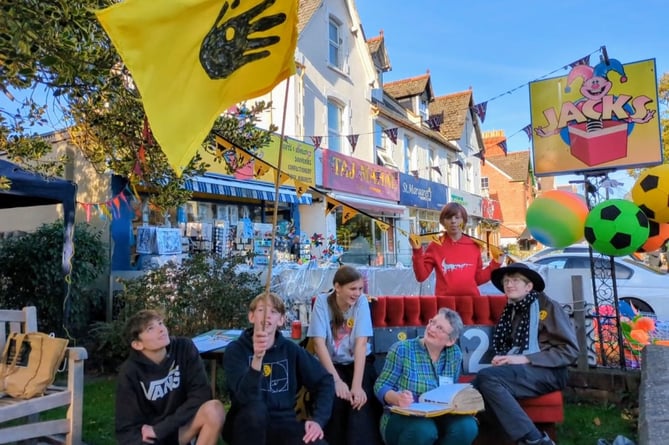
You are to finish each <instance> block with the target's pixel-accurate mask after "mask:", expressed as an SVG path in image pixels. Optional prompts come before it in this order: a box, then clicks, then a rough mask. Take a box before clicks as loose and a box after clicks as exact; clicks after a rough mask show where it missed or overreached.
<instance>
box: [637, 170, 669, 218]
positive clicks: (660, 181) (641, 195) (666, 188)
mask: <svg viewBox="0 0 669 445" xmlns="http://www.w3.org/2000/svg"><path fill="white" fill-rule="evenodd" d="M632 201H634V203H635V204H636V205H638V206H639V208H640V209H641V210H643V212H644V213H645V214H646V216H647V217H648V219H652V220H653V221H656V222H659V223H669V164H662V165H657V166H655V167H651V168H647V169H645V170H644V171H642V172H641V174H640V175H639V177H638V178H637V180H636V181H635V182H634V185H633V186H632Z"/></svg>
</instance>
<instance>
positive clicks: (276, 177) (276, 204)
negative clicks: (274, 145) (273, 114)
mask: <svg viewBox="0 0 669 445" xmlns="http://www.w3.org/2000/svg"><path fill="white" fill-rule="evenodd" d="M289 85H290V77H287V78H286V93H285V95H284V98H283V114H282V117H281V136H280V138H279V159H278V160H277V166H276V174H275V175H274V211H273V212H272V238H271V241H270V247H269V261H268V266H267V279H266V283H265V311H264V312H263V319H262V327H263V330H264V329H265V322H266V321H267V306H268V303H269V291H270V285H271V283H272V265H273V264H274V246H275V244H276V243H275V239H276V227H277V224H278V221H277V219H278V218H279V185H280V184H281V160H282V159H283V138H284V134H285V132H286V110H287V108H288V87H289Z"/></svg>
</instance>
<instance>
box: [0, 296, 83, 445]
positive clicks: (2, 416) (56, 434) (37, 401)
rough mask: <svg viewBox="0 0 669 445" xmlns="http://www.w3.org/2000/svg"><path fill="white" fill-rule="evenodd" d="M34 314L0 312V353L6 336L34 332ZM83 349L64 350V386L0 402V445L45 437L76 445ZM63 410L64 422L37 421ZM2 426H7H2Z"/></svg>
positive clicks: (33, 311) (28, 310)
mask: <svg viewBox="0 0 669 445" xmlns="http://www.w3.org/2000/svg"><path fill="white" fill-rule="evenodd" d="M36 331H37V310H36V309H35V307H34V306H29V307H25V308H23V309H22V310H7V309H1V310H0V351H2V350H4V347H5V342H6V341H7V335H8V334H9V333H10V332H23V333H25V332H36ZM87 357H88V354H87V352H86V349H84V348H81V347H73V348H67V353H66V355H65V360H66V363H67V386H56V385H52V386H50V387H49V388H48V389H47V392H46V394H45V395H44V396H40V397H34V398H32V399H28V400H23V399H15V398H12V397H2V398H0V444H6V443H14V442H18V441H25V442H24V443H36V442H37V441H36V440H35V439H37V438H40V437H45V438H48V439H49V442H51V443H60V444H65V445H80V444H81V443H82V442H81V433H82V414H83V395H84V360H85V359H86V358H87ZM58 407H66V408H67V411H66V414H65V417H64V418H60V419H55V420H40V415H39V414H40V413H42V412H44V411H48V410H51V409H53V408H58ZM5 422H9V425H6V424H5Z"/></svg>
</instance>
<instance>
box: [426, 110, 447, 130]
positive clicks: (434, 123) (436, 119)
mask: <svg viewBox="0 0 669 445" xmlns="http://www.w3.org/2000/svg"><path fill="white" fill-rule="evenodd" d="M443 123H444V114H443V113H440V114H434V115H432V116H430V117H429V118H428V120H427V126H428V127H430V130H433V131H439V128H440V127H441V124H443Z"/></svg>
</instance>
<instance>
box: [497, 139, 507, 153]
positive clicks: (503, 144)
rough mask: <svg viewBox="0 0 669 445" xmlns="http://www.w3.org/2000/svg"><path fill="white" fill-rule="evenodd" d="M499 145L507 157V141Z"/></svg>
mask: <svg viewBox="0 0 669 445" xmlns="http://www.w3.org/2000/svg"><path fill="white" fill-rule="evenodd" d="M497 145H498V146H499V148H501V149H502V151H503V152H504V154H505V155H506V154H508V153H507V152H506V140H503V141H502V142H499V143H498V144H497Z"/></svg>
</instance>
